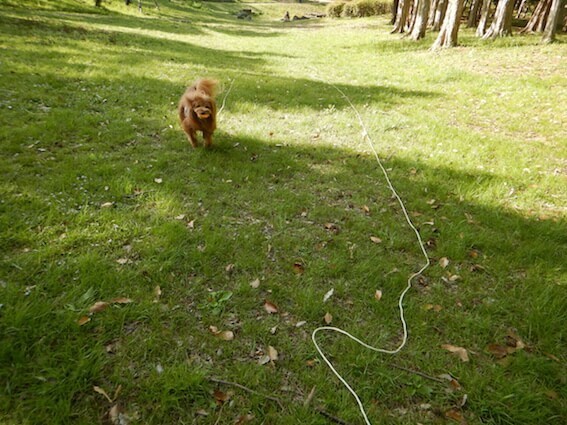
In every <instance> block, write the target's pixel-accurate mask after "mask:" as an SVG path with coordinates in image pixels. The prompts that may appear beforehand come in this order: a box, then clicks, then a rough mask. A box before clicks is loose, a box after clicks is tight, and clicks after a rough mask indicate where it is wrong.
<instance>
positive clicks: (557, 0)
mask: <svg viewBox="0 0 567 425" xmlns="http://www.w3.org/2000/svg"><path fill="white" fill-rule="evenodd" d="M562 5H563V1H562V0H553V3H551V10H550V11H549V16H548V18H547V23H546V24H545V29H544V31H543V37H542V39H541V41H542V43H552V42H553V41H555V33H556V31H557V24H558V23H559V17H560V16H561V9H562Z"/></svg>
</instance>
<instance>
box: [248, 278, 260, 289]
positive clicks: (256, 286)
mask: <svg viewBox="0 0 567 425" xmlns="http://www.w3.org/2000/svg"><path fill="white" fill-rule="evenodd" d="M250 286H251V287H252V288H254V289H256V288H258V287H259V286H260V279H254V280H253V281H252V282H250Z"/></svg>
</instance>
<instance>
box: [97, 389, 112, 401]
mask: <svg viewBox="0 0 567 425" xmlns="http://www.w3.org/2000/svg"><path fill="white" fill-rule="evenodd" d="M93 390H94V391H95V392H96V393H99V394H100V395H103V396H104V397H105V398H106V399H107V400H108V402H109V403H112V401H113V400H112V399H111V398H110V397H109V396H108V394H107V393H106V391H104V390H103V389H102V388H101V387H97V386H96V385H95V386H94V387H93Z"/></svg>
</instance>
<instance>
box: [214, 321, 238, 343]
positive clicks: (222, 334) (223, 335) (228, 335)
mask: <svg viewBox="0 0 567 425" xmlns="http://www.w3.org/2000/svg"><path fill="white" fill-rule="evenodd" d="M209 331H210V332H211V333H212V334H213V335H214V336H216V337H217V338H219V339H222V340H223V341H232V340H233V339H234V332H232V331H219V329H218V328H217V327H216V326H212V325H211V326H209Z"/></svg>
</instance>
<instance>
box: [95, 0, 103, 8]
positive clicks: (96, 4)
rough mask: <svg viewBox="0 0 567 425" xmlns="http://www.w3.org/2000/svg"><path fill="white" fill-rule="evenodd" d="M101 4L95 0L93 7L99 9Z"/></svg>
mask: <svg viewBox="0 0 567 425" xmlns="http://www.w3.org/2000/svg"><path fill="white" fill-rule="evenodd" d="M101 4H102V0H95V2H94V5H95V6H96V7H100V5H101Z"/></svg>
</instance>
